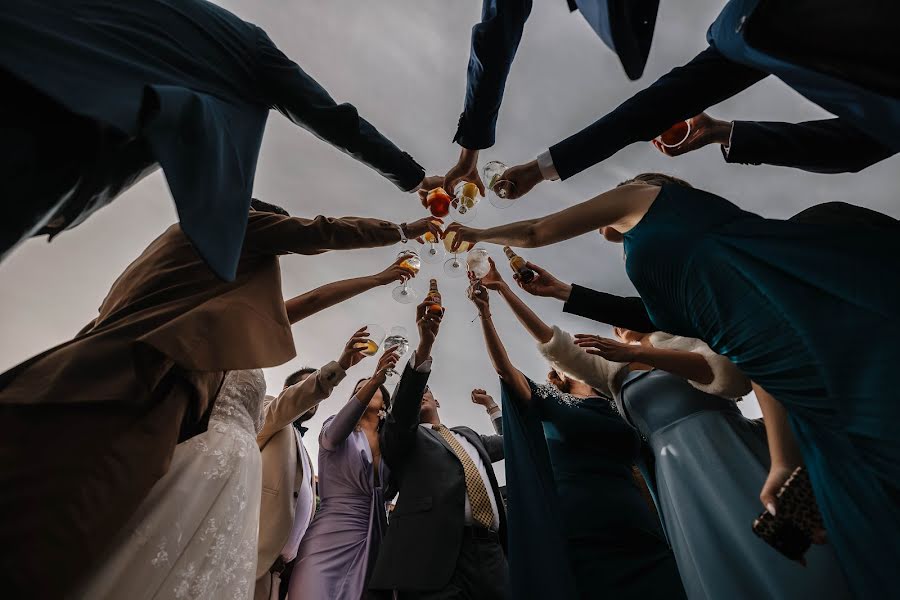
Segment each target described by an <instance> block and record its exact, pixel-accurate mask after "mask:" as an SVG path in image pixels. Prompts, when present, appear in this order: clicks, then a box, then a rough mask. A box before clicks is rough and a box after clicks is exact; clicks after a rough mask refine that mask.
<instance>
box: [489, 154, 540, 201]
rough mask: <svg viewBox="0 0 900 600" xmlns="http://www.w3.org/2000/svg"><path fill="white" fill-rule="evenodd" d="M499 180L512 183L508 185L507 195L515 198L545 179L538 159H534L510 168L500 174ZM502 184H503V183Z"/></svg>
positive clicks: (512, 198) (511, 198)
mask: <svg viewBox="0 0 900 600" xmlns="http://www.w3.org/2000/svg"><path fill="white" fill-rule="evenodd" d="M499 181H508V182H509V183H511V184H512V185H511V186H508V187H507V192H506V197H507V198H509V199H510V200H514V199H516V198H521V197H522V196H524V195H525V194H527V193H528V192H530V191H531V190H532V189H533V188H534V186H536V185H537V184H539V183H540V182H542V181H544V175H543V174H542V173H541V169H540V167H538V164H537V161H536V160H533V161H531V162H528V163H525V164H524V165H516V166H514V167H510V168H508V169H507V170H506V171H504V172H503V174H502V175H500V178H499ZM500 185H501V186H502V185H503V184H500Z"/></svg>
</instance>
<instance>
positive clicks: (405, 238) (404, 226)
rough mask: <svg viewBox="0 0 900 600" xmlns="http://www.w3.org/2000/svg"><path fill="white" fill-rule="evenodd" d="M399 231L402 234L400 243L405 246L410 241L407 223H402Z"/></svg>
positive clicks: (398, 226) (398, 228) (398, 227)
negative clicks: (407, 234) (407, 235)
mask: <svg viewBox="0 0 900 600" xmlns="http://www.w3.org/2000/svg"><path fill="white" fill-rule="evenodd" d="M397 230H398V231H399V232H400V243H401V244H405V243H406V242H408V241H409V238H407V237H406V223H400V224H399V225H397Z"/></svg>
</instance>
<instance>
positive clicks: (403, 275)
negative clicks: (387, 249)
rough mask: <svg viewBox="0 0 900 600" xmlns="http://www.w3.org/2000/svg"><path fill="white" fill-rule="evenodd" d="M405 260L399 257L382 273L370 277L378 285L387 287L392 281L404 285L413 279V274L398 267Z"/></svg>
mask: <svg viewBox="0 0 900 600" xmlns="http://www.w3.org/2000/svg"><path fill="white" fill-rule="evenodd" d="M404 260H406V257H401V258H398V259H397V260H395V261H394V262H393V263H391V265H390V266H389V267H388V268H386V269H385V270H384V271H381V272H380V273H376V274H375V275H372V277H373V278H374V279H375V281H376V282H377V283H378V285H388V284H389V283H392V282H394V281H398V282H400V283H406V282H407V281H408V280H410V279H412V278H413V277H415V274H414V273H413V272H412V271H410V270H409V269H404V268H403V267H401V266H400V263H402V262H403V261H404Z"/></svg>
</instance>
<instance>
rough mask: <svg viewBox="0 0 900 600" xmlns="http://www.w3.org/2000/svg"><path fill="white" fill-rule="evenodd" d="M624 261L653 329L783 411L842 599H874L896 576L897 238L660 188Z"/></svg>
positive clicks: (628, 237) (899, 520)
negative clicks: (834, 558)
mask: <svg viewBox="0 0 900 600" xmlns="http://www.w3.org/2000/svg"><path fill="white" fill-rule="evenodd" d="M625 251H626V256H627V259H626V270H627V272H628V276H629V278H630V279H631V281H632V282H633V283H634V285H635V287H636V288H637V290H638V292H639V293H640V295H641V297H642V298H643V299H644V303H645V304H646V306H647V310H648V313H649V314H650V317H651V319H652V320H653V322H654V324H655V325H656V326H657V327H658V328H659V329H661V330H663V331H667V332H670V333H673V334H676V335H683V336H688V337H696V338H699V339H701V340H703V341H705V342H706V343H707V344H708V345H709V346H710V347H711V348H712V349H713V350H715V351H716V352H718V353H719V354H722V355H723V356H727V357H728V358H729V359H730V360H732V361H733V362H734V363H735V364H736V365H737V366H738V367H739V368H740V369H741V370H742V371H743V372H744V373H746V374H747V375H748V376H749V377H750V378H751V379H752V380H753V381H755V382H756V383H758V384H759V385H761V386H762V387H763V388H764V389H766V390H767V391H768V392H769V393H770V394H772V395H773V396H774V397H775V398H776V399H778V400H779V401H780V402H781V403H782V404H783V405H784V406H785V407H786V409H787V411H788V413H789V418H790V423H791V426H792V428H793V431H794V433H795V435H796V437H797V440H798V442H799V444H800V447H801V450H802V453H803V459H804V462H805V464H806V467H807V469H808V470H809V474H810V478H811V480H812V484H813V488H814V490H815V493H816V499H817V501H818V504H819V507H820V509H821V511H822V515H823V517H824V519H825V524H826V527H827V529H828V539H829V541H830V543H832V544H833V545H834V549H835V552H836V554H837V555H838V559H839V561H840V564H841V565H842V567H843V569H844V573H845V575H846V576H847V579H848V581H849V584H850V587H851V590H852V591H853V593H854V594H855V595H857V596H858V597H861V598H876V597H883V595H884V593H885V590H889V589H893V588H894V587H895V585H896V576H895V571H896V567H897V565H898V564H900V510H898V507H900V427H898V421H900V399H898V393H897V391H896V389H897V388H896V370H897V369H898V368H900V345H898V343H897V341H898V339H900V337H898V335H900V279H898V277H897V270H896V265H895V261H896V260H897V258H898V257H900V239H898V237H897V236H893V235H892V234H891V233H890V232H884V233H882V232H877V231H865V232H856V231H853V230H851V229H849V228H842V227H837V226H835V227H831V226H823V225H811V224H804V223H796V222H790V221H779V220H772V219H764V218H762V217H760V216H759V215H755V214H753V213H749V212H746V211H743V210H741V209H739V208H738V207H736V206H735V205H734V204H731V203H730V202H728V201H727V200H724V199H723V198H720V197H718V196H715V195H713V194H710V193H708V192H703V191H701V190H695V189H691V188H685V187H680V186H671V185H666V186H663V187H662V188H661V190H660V193H659V196H658V197H657V198H656V201H655V202H654V203H653V204H652V205H651V207H650V209H649V210H648V212H647V214H646V215H645V216H644V217H643V219H642V220H641V221H640V223H638V224H637V225H636V226H635V227H634V228H632V229H631V230H630V231H628V232H627V233H626V234H625Z"/></svg>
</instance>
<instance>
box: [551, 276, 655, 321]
mask: <svg viewBox="0 0 900 600" xmlns="http://www.w3.org/2000/svg"><path fill="white" fill-rule="evenodd" d="M563 312H567V313H570V314H573V315H578V316H579V317H585V318H587V319H592V320H594V321H599V322H600V323H606V324H608V325H612V326H613V327H622V328H625V329H630V330H632V331H637V332H639V333H653V332H654V331H656V329H657V327H656V326H655V325H653V322H652V321H651V320H650V315H648V314H647V308H646V307H645V306H644V301H643V300H641V299H640V298H639V297H637V296H632V297H623V296H615V295H613V294H607V293H605V292H598V291H596V290H592V289H590V288H586V287H582V286H580V285H575V284H573V285H572V293H571V294H569V299H568V300H566V303H565V304H564V305H563Z"/></svg>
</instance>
